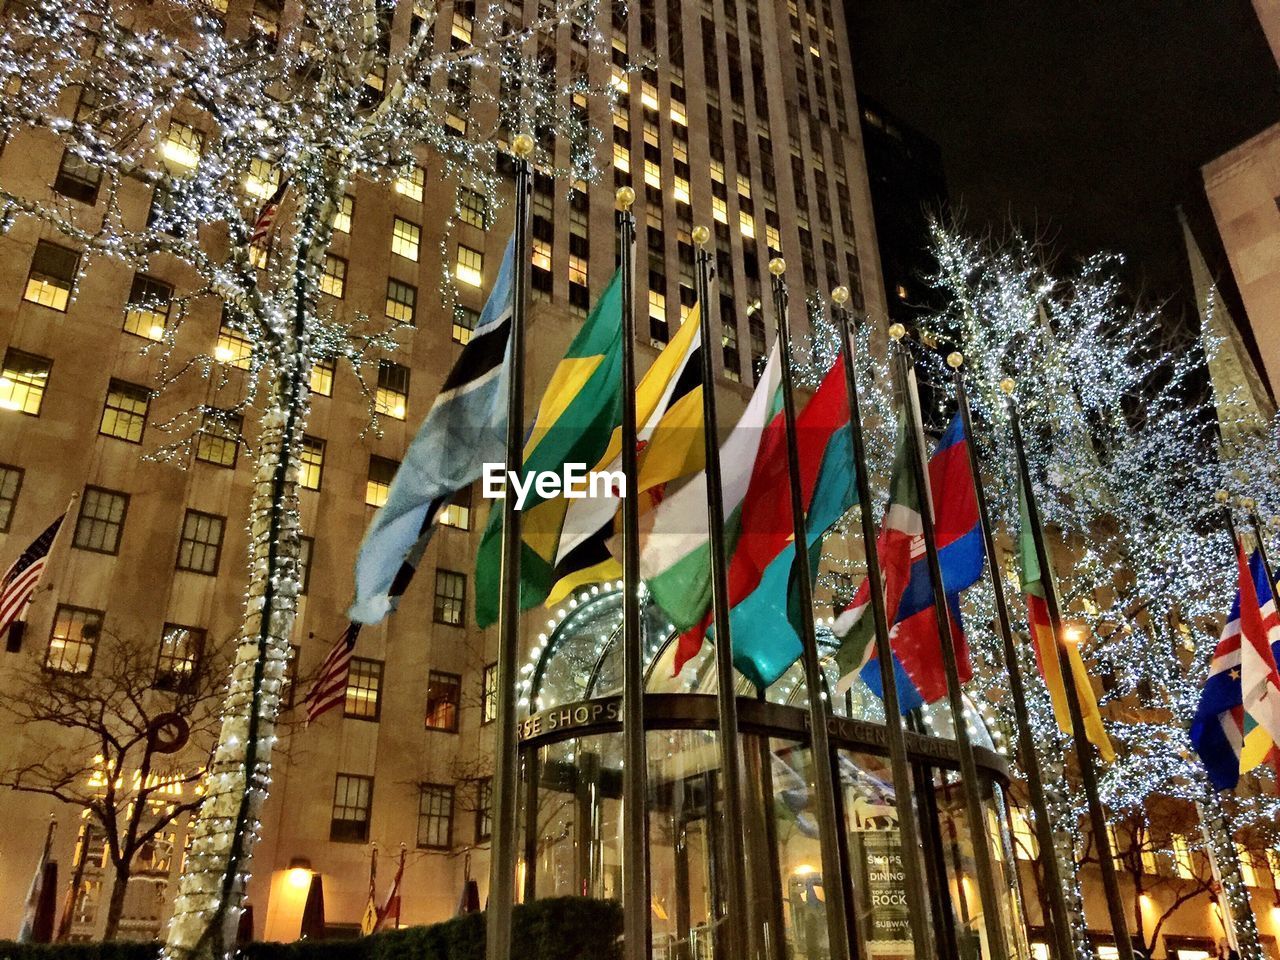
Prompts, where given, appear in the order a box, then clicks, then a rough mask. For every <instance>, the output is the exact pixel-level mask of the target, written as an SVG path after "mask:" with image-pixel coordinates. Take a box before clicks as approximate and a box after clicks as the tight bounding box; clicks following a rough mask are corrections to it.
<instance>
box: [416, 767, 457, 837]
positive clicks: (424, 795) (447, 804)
mask: <svg viewBox="0 0 1280 960" xmlns="http://www.w3.org/2000/svg"><path fill="white" fill-rule="evenodd" d="M452 846H453V787H452V786H450V785H449V784H444V783H426V784H423V785H422V786H421V787H419V793H418V847H419V848H421V849H423V850H448V849H450V848H452Z"/></svg>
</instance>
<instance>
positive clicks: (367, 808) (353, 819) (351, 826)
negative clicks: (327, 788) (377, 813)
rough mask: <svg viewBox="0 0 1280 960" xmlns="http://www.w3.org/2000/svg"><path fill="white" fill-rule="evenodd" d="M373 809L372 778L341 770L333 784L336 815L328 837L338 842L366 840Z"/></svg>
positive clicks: (332, 820) (330, 821)
mask: <svg viewBox="0 0 1280 960" xmlns="http://www.w3.org/2000/svg"><path fill="white" fill-rule="evenodd" d="M372 810H373V777H361V776H356V775H355V774H350V773H340V774H338V776H337V779H336V780H335V781H334V785H333V816H332V818H331V819H330V820H329V839H330V840H333V841H335V842H338V843H366V842H368V840H369V815H370V813H371V811H372Z"/></svg>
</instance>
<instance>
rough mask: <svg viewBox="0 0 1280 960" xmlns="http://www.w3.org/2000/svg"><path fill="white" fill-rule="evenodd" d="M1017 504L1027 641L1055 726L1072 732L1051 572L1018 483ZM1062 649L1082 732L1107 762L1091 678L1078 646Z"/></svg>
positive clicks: (1109, 752) (1108, 750) (1107, 743)
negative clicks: (1052, 609) (1049, 597)
mask: <svg viewBox="0 0 1280 960" xmlns="http://www.w3.org/2000/svg"><path fill="white" fill-rule="evenodd" d="M1018 505H1019V510H1020V519H1021V531H1020V533H1019V537H1018V556H1019V560H1020V562H1021V567H1022V593H1023V596H1024V597H1025V599H1026V603H1027V627H1028V629H1029V632H1030V634H1031V644H1032V646H1033V647H1034V648H1035V654H1036V665H1037V666H1038V667H1039V669H1040V676H1041V678H1042V679H1043V680H1044V684H1045V686H1046V687H1047V688H1048V690H1049V699H1050V701H1051V702H1052V704H1053V714H1054V716H1055V717H1056V718H1057V720H1058V729H1060V730H1061V731H1062V732H1063V733H1066V734H1070V733H1071V732H1072V726H1071V714H1070V711H1069V709H1068V706H1067V688H1066V683H1065V681H1064V680H1063V677H1062V669H1061V664H1060V662H1059V659H1058V651H1057V644H1058V639H1057V638H1056V637H1054V635H1053V624H1052V622H1051V621H1050V619H1049V606H1048V604H1047V602H1046V600H1045V581H1044V579H1043V578H1044V577H1045V576H1050V577H1051V576H1053V572H1052V571H1051V570H1049V571H1042V570H1041V569H1040V561H1039V559H1038V557H1037V556H1036V546H1035V531H1034V530H1033V529H1032V526H1031V517H1030V513H1029V511H1028V509H1027V494H1026V491H1025V490H1023V489H1022V485H1021V483H1019V486H1018ZM1062 643H1063V645H1064V647H1065V649H1066V653H1067V660H1068V662H1069V663H1070V665H1071V677H1072V682H1073V683H1074V684H1075V688H1076V697H1077V699H1079V701H1080V712H1081V715H1082V716H1083V718H1084V732H1085V736H1087V737H1088V738H1089V741H1090V742H1091V743H1092V744H1093V745H1094V746H1095V747H1097V748H1098V753H1100V754H1101V755H1102V759H1103V760H1105V761H1107V762H1108V763H1110V762H1111V761H1112V760H1114V759H1115V756H1116V751H1115V748H1114V747H1113V746H1112V744H1111V738H1110V737H1109V736H1108V735H1107V731H1106V728H1105V727H1104V726H1103V724H1102V713H1101V711H1099V709H1098V699H1097V697H1095V696H1094V693H1093V681H1092V680H1090V678H1089V671H1088V670H1087V669H1086V667H1085V665H1084V659H1083V658H1082V657H1081V656H1080V648H1079V646H1078V645H1077V644H1075V643H1072V642H1070V641H1069V640H1068V639H1067V638H1066V637H1063V638H1062Z"/></svg>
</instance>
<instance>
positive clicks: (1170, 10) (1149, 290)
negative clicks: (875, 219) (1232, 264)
mask: <svg viewBox="0 0 1280 960" xmlns="http://www.w3.org/2000/svg"><path fill="white" fill-rule="evenodd" d="M846 8H847V14H846V16H847V18H848V21H849V29H850V33H851V39H852V46H853V63H854V82H855V84H856V85H857V87H858V89H859V92H860V93H865V94H867V95H869V96H870V97H873V98H875V99H876V100H878V101H879V102H880V103H881V104H882V105H883V106H884V107H885V108H886V109H887V110H888V111H889V112H890V113H893V114H895V115H897V116H898V117H899V118H900V119H901V120H902V121H904V122H905V123H907V124H908V125H910V126H913V127H915V128H917V129H918V130H920V131H921V132H922V133H924V134H926V135H927V136H929V137H931V138H932V139H933V140H935V141H937V143H938V144H939V145H940V147H941V148H942V155H943V163H944V165H945V169H946V176H947V182H948V187H949V190H950V193H951V200H952V203H953V205H957V204H958V205H960V206H962V207H963V209H964V211H965V216H966V219H967V222H968V224H969V226H971V227H973V228H981V227H985V226H987V225H994V226H996V227H1000V226H1001V225H1002V224H1005V223H1007V222H1008V221H1009V220H1010V219H1011V218H1012V219H1013V220H1014V221H1015V222H1017V223H1019V224H1021V225H1022V227H1023V228H1024V230H1026V231H1028V232H1033V233H1039V234H1040V235H1042V236H1044V237H1046V238H1047V239H1049V240H1050V241H1051V242H1052V244H1053V246H1054V249H1055V250H1056V251H1057V252H1058V253H1059V254H1060V255H1065V256H1079V255H1083V254H1087V253H1090V252H1092V251H1095V250H1102V249H1105V250H1113V251H1117V252H1120V253H1123V254H1124V255H1125V256H1126V257H1127V258H1128V261H1129V266H1128V270H1129V279H1130V280H1131V282H1132V283H1133V284H1134V287H1135V290H1136V291H1137V292H1139V293H1140V294H1141V295H1143V296H1145V297H1150V298H1158V299H1162V300H1163V299H1168V298H1173V303H1171V304H1170V306H1171V307H1174V306H1178V307H1185V306H1186V305H1187V304H1188V303H1189V301H1188V300H1186V299H1185V290H1186V287H1188V286H1189V282H1190V281H1189V279H1188V277H1187V272H1186V267H1185V256H1184V253H1183V245H1182V239H1181V234H1180V232H1179V229H1178V224H1177V219H1176V216H1175V213H1174V205H1175V204H1177V203H1184V204H1186V205H1187V208H1188V211H1189V213H1190V214H1191V215H1192V222H1193V225H1194V226H1195V227H1196V228H1197V232H1198V233H1199V234H1205V233H1207V232H1208V228H1209V223H1208V220H1209V212H1208V204H1207V202H1205V201H1204V199H1203V188H1202V185H1201V180H1200V176H1199V167H1200V165H1201V164H1203V163H1205V162H1206V161H1208V160H1211V159H1212V158H1214V157H1216V156H1218V155H1220V154H1222V153H1224V152H1226V151H1227V150H1228V149H1230V148H1231V147H1233V146H1235V145H1236V144H1238V143H1240V142H1241V141H1243V140H1246V139H1248V138H1249V137H1250V136H1252V135H1253V134H1255V133H1257V132H1259V131H1261V130H1262V129H1263V128H1264V127H1266V126H1268V125H1270V124H1272V123H1275V122H1276V121H1277V120H1280V95H1278V94H1280V73H1278V72H1277V69H1276V64H1275V60H1274V59H1273V57H1272V55H1271V51H1270V48H1269V47H1268V46H1267V43H1266V39H1265V37H1264V36H1263V34H1262V29H1261V27H1260V26H1259V25H1258V22H1257V20H1256V19H1255V17H1254V14H1253V8H1252V4H1251V3H1250V2H1249V0H1198V2H1190V0H1104V2H1080V0H1035V2H1033V3H1021V4H1020V3H1012V2H1004V3H992V2H958V0H957V2H941V0H936V2H928V0H847V4H846ZM1206 239H1210V238H1206ZM1210 242H1211V243H1216V242H1217V241H1216V234H1214V235H1213V238H1212V239H1211V240H1210ZM1207 252H1208V255H1209V257H1210V260H1211V262H1213V261H1214V260H1216V259H1218V257H1219V256H1220V254H1219V253H1217V251H1214V250H1209V251H1207Z"/></svg>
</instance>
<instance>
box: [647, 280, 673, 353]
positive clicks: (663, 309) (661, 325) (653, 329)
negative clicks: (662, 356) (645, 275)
mask: <svg viewBox="0 0 1280 960" xmlns="http://www.w3.org/2000/svg"><path fill="white" fill-rule="evenodd" d="M669 336H670V335H669V333H668V332H667V297H666V295H665V294H662V293H659V292H658V291H657V290H650V291H649V339H650V340H653V341H654V342H656V343H660V344H661V343H666V342H667V340H668V339H669Z"/></svg>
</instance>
